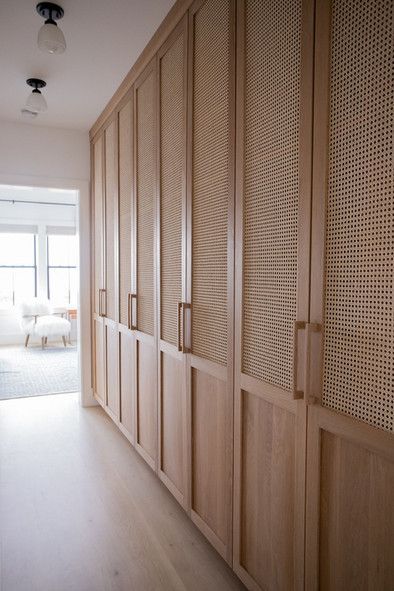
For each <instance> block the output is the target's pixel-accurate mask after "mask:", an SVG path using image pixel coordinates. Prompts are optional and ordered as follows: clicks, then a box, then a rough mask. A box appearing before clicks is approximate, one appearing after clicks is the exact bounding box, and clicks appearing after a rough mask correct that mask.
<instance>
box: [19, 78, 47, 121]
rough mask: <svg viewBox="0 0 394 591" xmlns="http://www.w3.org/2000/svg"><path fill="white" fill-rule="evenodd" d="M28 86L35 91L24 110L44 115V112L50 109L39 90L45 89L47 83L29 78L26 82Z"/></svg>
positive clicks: (30, 95)
mask: <svg viewBox="0 0 394 591" xmlns="http://www.w3.org/2000/svg"><path fill="white" fill-rule="evenodd" d="M26 84H28V85H29V86H31V87H32V88H33V89H34V90H33V91H32V92H31V94H29V96H28V98H27V101H26V106H25V109H24V110H25V111H30V112H31V113H42V112H43V111H46V110H47V108H48V106H47V102H46V100H45V99H44V97H43V96H42V94H41V91H40V90H39V89H40V88H44V86H46V85H47V83H46V82H44V80H40V79H39V78H29V79H28V80H26Z"/></svg>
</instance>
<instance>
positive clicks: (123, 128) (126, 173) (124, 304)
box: [118, 97, 133, 326]
mask: <svg viewBox="0 0 394 591" xmlns="http://www.w3.org/2000/svg"><path fill="white" fill-rule="evenodd" d="M132 119H133V100H132V97H129V98H128V100H127V101H126V103H125V104H124V105H123V106H122V108H121V109H120V111H119V122H118V127H119V322H121V323H122V324H123V325H124V326H128V325H129V321H130V318H129V293H131V290H132V287H131V284H132V225H133V219H132V210H133V195H132V185H133V121H132Z"/></svg>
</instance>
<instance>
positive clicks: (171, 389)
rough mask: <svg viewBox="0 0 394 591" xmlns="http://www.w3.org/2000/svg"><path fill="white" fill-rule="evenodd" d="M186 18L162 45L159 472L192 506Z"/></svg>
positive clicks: (159, 69) (159, 73)
mask: <svg viewBox="0 0 394 591" xmlns="http://www.w3.org/2000/svg"><path fill="white" fill-rule="evenodd" d="M187 41H188V40H187V18H186V16H185V17H184V18H183V19H182V20H181V22H180V23H179V25H178V26H177V27H176V28H175V29H174V30H173V32H172V34H171V35H170V36H169V38H168V39H167V40H166V42H165V43H164V44H163V46H162V47H161V48H160V51H159V52H158V61H157V63H158V67H157V78H158V81H157V88H158V96H157V117H158V126H157V142H158V144H157V146H158V150H157V152H158V153H157V166H158V174H157V178H158V181H159V182H158V187H157V188H158V195H157V197H158V198H157V224H156V231H157V236H158V239H157V253H156V256H157V284H156V298H157V314H158V360H159V364H158V405H159V406H158V410H159V422H158V431H159V450H158V451H159V459H158V474H159V477H160V478H161V480H162V481H163V482H164V484H165V485H166V486H167V487H168V488H169V490H170V491H171V492H172V493H173V495H174V496H175V498H176V499H177V500H178V501H179V502H180V503H181V504H182V505H183V506H184V507H185V508H187V506H188V503H189V501H188V497H189V482H188V474H187V459H188V448H187V444H188V442H187V433H188V425H187V418H188V414H187V386H186V356H185V355H183V353H182V352H180V351H179V350H178V349H182V348H183V346H184V343H183V339H182V333H183V329H184V327H183V321H182V312H181V310H180V309H179V303H180V302H185V301H187V297H186V256H185V255H186V132H187V126H186V106H187Z"/></svg>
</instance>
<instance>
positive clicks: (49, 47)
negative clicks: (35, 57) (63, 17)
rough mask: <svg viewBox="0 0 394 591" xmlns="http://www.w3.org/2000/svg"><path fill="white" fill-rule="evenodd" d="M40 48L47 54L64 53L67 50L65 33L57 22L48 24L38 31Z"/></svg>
mask: <svg viewBox="0 0 394 591" xmlns="http://www.w3.org/2000/svg"><path fill="white" fill-rule="evenodd" d="M37 43H38V47H39V48H40V49H41V51H46V52H47V53H56V54H58V53H63V52H64V51H65V50H66V40H65V38H64V35H63V31H62V30H61V29H59V27H58V26H57V24H56V23H55V22H52V23H49V22H46V23H45V24H44V25H42V27H41V29H40V30H39V31H38V39H37Z"/></svg>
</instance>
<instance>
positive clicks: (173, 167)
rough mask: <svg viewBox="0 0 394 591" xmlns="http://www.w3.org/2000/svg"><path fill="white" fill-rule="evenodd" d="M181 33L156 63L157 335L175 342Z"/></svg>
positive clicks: (179, 220)
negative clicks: (158, 196)
mask: <svg viewBox="0 0 394 591" xmlns="http://www.w3.org/2000/svg"><path fill="white" fill-rule="evenodd" d="M183 59H184V56H183V35H181V36H180V37H178V39H177V41H175V43H174V44H173V45H172V46H171V47H170V49H169V50H168V51H167V53H166V54H165V55H164V56H163V58H162V60H161V65H160V75H161V77H160V80H161V82H160V93H161V94H160V116H161V123H160V139H161V149H160V159H161V167H160V169H161V179H160V184H161V187H160V189H161V203H160V207H161V338H162V339H163V340H165V341H167V342H168V343H172V344H173V345H176V344H177V302H179V301H181V299H182V200H183V175H184V167H185V150H184V139H183V138H184V135H183V129H184V128H183V121H184V117H183V116H184V92H183V83H184V75H183Z"/></svg>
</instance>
